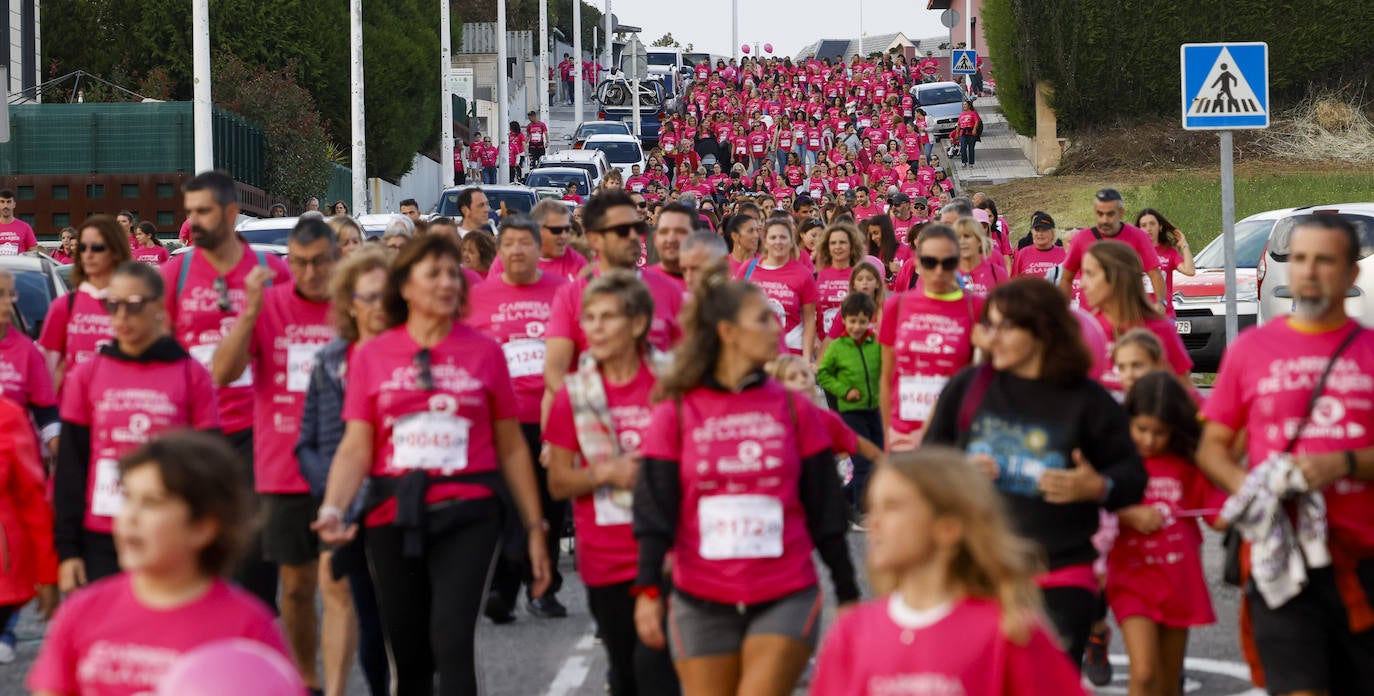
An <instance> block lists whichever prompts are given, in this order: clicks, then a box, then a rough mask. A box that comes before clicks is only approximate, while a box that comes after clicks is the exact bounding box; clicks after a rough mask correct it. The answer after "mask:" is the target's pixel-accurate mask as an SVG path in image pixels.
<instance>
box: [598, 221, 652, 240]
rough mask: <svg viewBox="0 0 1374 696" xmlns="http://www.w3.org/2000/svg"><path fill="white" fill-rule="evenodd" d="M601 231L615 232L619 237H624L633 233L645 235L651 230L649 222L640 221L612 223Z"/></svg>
mask: <svg viewBox="0 0 1374 696" xmlns="http://www.w3.org/2000/svg"><path fill="white" fill-rule="evenodd" d="M600 231H601V233H602V234H605V233H607V232H610V233H614V234H615V235H616V236H617V237H622V238H623V237H628V236H630V234H631V233H633V234H637V235H639V236H641V237H643V236H644V235H645V234H647V233H648V232H649V224H648V223H647V222H640V221H635V222H627V223H625V224H623V225H612V226H610V227H603V228H602V229H601V230H600Z"/></svg>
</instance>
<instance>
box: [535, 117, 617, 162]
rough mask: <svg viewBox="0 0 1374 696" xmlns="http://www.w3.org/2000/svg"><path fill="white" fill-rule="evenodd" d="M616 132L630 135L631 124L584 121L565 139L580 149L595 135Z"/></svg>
mask: <svg viewBox="0 0 1374 696" xmlns="http://www.w3.org/2000/svg"><path fill="white" fill-rule="evenodd" d="M614 134H620V135H629V134H630V126H629V125H628V124H626V123H625V122H624V121H621V120H604V121H583V122H581V123H579V124H577V128H574V129H573V132H572V135H565V136H563V139H564V140H567V141H569V142H571V143H572V148H573V149H574V150H580V149H582V145H583V144H584V143H586V142H587V138H590V137H592V136H593V135H614ZM545 156H546V157H547V155H545Z"/></svg>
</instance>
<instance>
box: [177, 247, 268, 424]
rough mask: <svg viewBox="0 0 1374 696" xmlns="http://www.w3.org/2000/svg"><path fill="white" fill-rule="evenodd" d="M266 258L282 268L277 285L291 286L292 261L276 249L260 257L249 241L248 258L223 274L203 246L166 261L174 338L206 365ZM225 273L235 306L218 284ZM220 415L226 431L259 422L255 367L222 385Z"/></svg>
mask: <svg viewBox="0 0 1374 696" xmlns="http://www.w3.org/2000/svg"><path fill="white" fill-rule="evenodd" d="M186 263H189V264H191V267H190V269H189V270H188V271H187V273H186V282H185V283H184V284H179V280H180V278H181V266H182V264H186ZM259 263H264V264H266V266H267V267H268V268H269V269H271V270H273V271H275V272H276V276H275V277H274V278H273V279H272V284H273V285H274V286H275V285H291V270H290V269H288V268H287V267H286V262H285V261H283V260H281V259H280V258H278V257H277V256H276V255H273V254H264V255H263V257H262V261H261V262H260V261H259V260H258V254H257V252H255V251H253V249H252V248H250V247H249V246H248V245H247V244H244V245H243V258H241V259H239V263H238V265H237V266H235V267H234V268H232V269H230V271H229V272H228V273H226V274H224V275H223V276H221V275H220V274H219V272H218V271H216V270H215V268H214V266H211V265H210V261H209V260H207V259H206V258H205V255H204V254H203V253H200V251H198V250H197V251H192V252H191V253H188V254H179V255H177V257H176V258H175V259H172V260H171V261H168V262H167V263H164V264H162V269H161V270H162V280H163V281H164V282H165V283H166V288H167V290H166V291H167V318H168V322H169V323H170V324H171V327H172V337H173V338H175V339H176V340H177V343H180V344H181V345H182V346H184V347H185V348H186V350H187V351H188V352H190V353H191V357H193V358H195V359H196V360H198V361H200V364H202V365H204V366H206V368H207V369H208V368H209V367H210V363H211V361H212V360H213V359H214V357H215V348H216V347H218V346H219V342H220V340H221V339H223V338H224V336H225V334H227V333H229V329H230V328H232V327H233V326H234V322H235V321H238V317H239V314H241V313H243V305H244V303H246V302H247V301H248V294H247V291H245V290H244V286H243V283H244V280H245V279H246V278H247V277H248V273H249V271H252V270H253V267H254V266H257V265H259ZM221 277H222V278H224V281H225V282H224V286H225V287H226V288H227V292H228V297H229V311H227V312H226V311H222V310H221V309H220V293H219V292H218V290H217V289H216V288H215V280H216V279H217V278H221ZM218 394H219V409H220V412H219V420H220V427H222V428H223V429H224V432H225V433H236V432H239V431H240V430H243V429H244V428H251V427H253V373H252V368H249V369H247V370H244V371H243V375H242V376H240V377H239V378H238V379H236V380H234V381H233V382H231V383H230V384H229V385H228V386H224V387H220V388H219V390H218Z"/></svg>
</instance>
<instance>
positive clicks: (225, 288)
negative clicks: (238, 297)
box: [214, 276, 234, 314]
mask: <svg viewBox="0 0 1374 696" xmlns="http://www.w3.org/2000/svg"><path fill="white" fill-rule="evenodd" d="M214 289H215V294H216V295H218V296H219V301H218V303H217V304H218V305H219V311H221V312H224V313H225V314H228V313H229V312H231V311H233V309H234V304H233V303H232V302H230V301H229V281H227V280H225V279H224V276H220V277H218V278H216V279H215V282H214Z"/></svg>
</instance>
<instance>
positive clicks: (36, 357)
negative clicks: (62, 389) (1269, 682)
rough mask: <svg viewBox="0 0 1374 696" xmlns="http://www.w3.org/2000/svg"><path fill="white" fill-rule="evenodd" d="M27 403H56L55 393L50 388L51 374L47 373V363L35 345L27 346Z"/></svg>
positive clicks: (48, 404) (51, 404) (40, 404)
mask: <svg viewBox="0 0 1374 696" xmlns="http://www.w3.org/2000/svg"><path fill="white" fill-rule="evenodd" d="M28 371H29V379H28V386H29V403H31V404H33V405H34V406H55V405H57V394H56V392H54V391H53V388H52V375H50V374H48V363H47V361H46V360H44V359H43V353H42V352H40V351H39V350H38V348H37V347H36V346H30V347H29V365H28Z"/></svg>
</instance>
